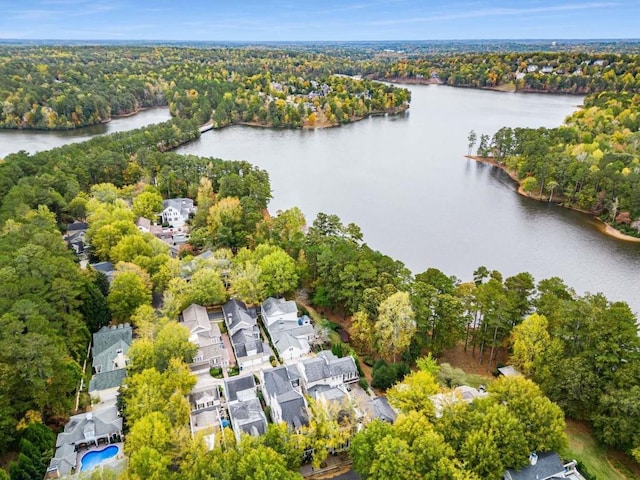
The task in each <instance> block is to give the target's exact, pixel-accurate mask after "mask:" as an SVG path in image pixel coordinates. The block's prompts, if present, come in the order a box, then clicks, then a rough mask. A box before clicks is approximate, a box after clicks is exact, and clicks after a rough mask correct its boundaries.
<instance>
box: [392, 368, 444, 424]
mask: <svg viewBox="0 0 640 480" xmlns="http://www.w3.org/2000/svg"><path fill="white" fill-rule="evenodd" d="M439 391H440V387H438V383H437V382H436V379H435V377H434V376H433V375H432V374H431V373H429V372H427V371H424V370H418V371H416V372H412V373H410V374H409V375H407V376H406V377H404V380H403V381H402V382H400V383H398V384H396V385H395V386H394V387H393V388H391V389H390V390H388V391H387V397H388V398H389V402H390V403H391V405H393V406H394V407H395V408H397V409H398V410H400V411H401V412H405V413H409V412H411V411H417V412H420V413H423V414H424V415H426V416H428V417H432V416H434V414H435V410H434V406H433V402H432V401H431V399H430V398H429V397H431V396H432V395H435V394H436V393H438V392H439Z"/></svg>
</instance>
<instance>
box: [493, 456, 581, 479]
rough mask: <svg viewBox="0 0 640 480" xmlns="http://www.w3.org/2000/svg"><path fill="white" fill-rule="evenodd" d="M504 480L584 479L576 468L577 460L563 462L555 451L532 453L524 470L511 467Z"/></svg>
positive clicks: (504, 475) (505, 473)
mask: <svg viewBox="0 0 640 480" xmlns="http://www.w3.org/2000/svg"><path fill="white" fill-rule="evenodd" d="M502 478H503V480H552V479H553V480H560V479H562V478H566V479H570V480H584V477H583V476H582V475H581V474H580V472H578V470H577V469H576V462H575V460H574V461H573V462H569V463H566V464H563V463H562V461H561V460H560V457H559V456H558V454H557V453H555V452H546V453H538V454H536V453H532V454H531V456H530V457H529V465H527V466H526V467H524V468H523V469H522V470H513V469H509V470H507V471H506V472H504V474H503V476H502Z"/></svg>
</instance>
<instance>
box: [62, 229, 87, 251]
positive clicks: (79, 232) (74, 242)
mask: <svg viewBox="0 0 640 480" xmlns="http://www.w3.org/2000/svg"><path fill="white" fill-rule="evenodd" d="M88 229H89V224H88V223H84V222H73V223H68V224H67V232H66V233H65V235H64V237H63V238H64V241H65V242H66V243H67V245H68V246H69V247H70V248H72V249H73V251H74V252H76V255H82V254H83V253H84V252H85V249H86V239H85V237H86V233H87V230H88Z"/></svg>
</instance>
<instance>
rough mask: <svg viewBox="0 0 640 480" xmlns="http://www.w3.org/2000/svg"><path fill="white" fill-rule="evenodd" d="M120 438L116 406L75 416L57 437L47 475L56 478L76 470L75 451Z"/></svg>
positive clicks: (76, 455) (76, 459) (120, 429)
mask: <svg viewBox="0 0 640 480" xmlns="http://www.w3.org/2000/svg"><path fill="white" fill-rule="evenodd" d="M120 441H122V418H121V417H120V416H119V415H118V409H117V408H116V406H115V405H113V406H110V407H107V408H104V409H101V410H96V411H94V412H87V413H81V414H79V415H74V416H73V417H71V418H70V419H69V422H67V424H66V425H65V426H64V431H63V432H62V433H59V434H58V437H57V438H56V451H55V454H54V456H53V458H52V459H51V462H50V463H49V468H48V469H47V474H46V478H59V477H64V476H66V475H68V474H70V473H72V470H73V469H76V470H77V469H78V467H79V462H78V453H77V452H79V451H80V450H84V449H86V448H88V447H90V446H92V445H95V446H97V445H100V444H111V443H118V442H120Z"/></svg>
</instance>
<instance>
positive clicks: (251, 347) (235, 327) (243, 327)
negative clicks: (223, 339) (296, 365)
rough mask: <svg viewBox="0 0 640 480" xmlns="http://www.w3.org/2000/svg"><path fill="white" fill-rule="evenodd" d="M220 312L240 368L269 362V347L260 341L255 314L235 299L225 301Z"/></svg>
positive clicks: (258, 365) (243, 368)
mask: <svg viewBox="0 0 640 480" xmlns="http://www.w3.org/2000/svg"><path fill="white" fill-rule="evenodd" d="M222 313H223V314H224V321H225V323H226V325H227V330H228V332H229V338H230V339H231V345H232V347H233V351H234V353H235V355H236V360H237V364H238V367H239V368H240V370H245V369H247V368H252V367H260V366H261V365H262V364H269V357H270V356H271V349H270V348H269V346H268V345H266V344H265V343H264V342H263V341H262V338H261V336H260V327H258V319H257V314H256V313H255V312H254V311H253V310H249V309H248V308H247V306H246V305H245V304H244V303H243V302H241V301H239V300H236V299H232V300H229V301H228V302H227V303H225V304H224V305H223V306H222Z"/></svg>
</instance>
